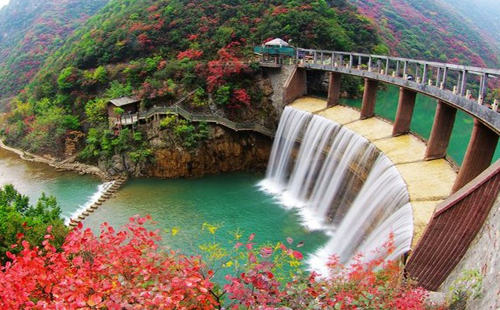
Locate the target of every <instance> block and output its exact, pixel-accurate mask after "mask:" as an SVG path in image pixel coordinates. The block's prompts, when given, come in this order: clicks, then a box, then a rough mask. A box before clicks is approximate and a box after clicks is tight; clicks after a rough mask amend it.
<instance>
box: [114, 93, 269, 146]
mask: <svg viewBox="0 0 500 310" xmlns="http://www.w3.org/2000/svg"><path fill="white" fill-rule="evenodd" d="M193 93H194V92H191V93H189V94H188V95H187V96H185V97H184V98H182V99H180V100H179V101H177V102H176V103H174V104H173V105H172V106H168V107H166V106H164V107H156V106H155V107H153V108H151V109H149V110H148V111H146V112H139V113H136V114H133V115H130V116H122V117H121V118H119V119H118V118H113V119H112V121H113V124H114V125H120V126H130V125H133V124H135V123H138V122H139V121H141V120H148V119H150V118H152V117H155V116H160V115H176V116H182V117H183V118H184V119H186V120H188V121H190V122H207V123H212V124H217V125H222V126H224V127H227V128H229V129H232V130H234V131H254V132H258V133H261V134H263V135H265V136H268V137H270V138H273V137H274V135H275V131H274V130H272V129H269V128H266V127H264V126H262V125H259V124H256V123H237V122H233V121H231V120H229V119H227V118H224V117H221V116H217V115H208V114H196V113H191V112H189V111H186V110H185V109H183V108H182V107H181V106H180V103H182V102H183V101H184V100H185V99H186V98H188V97H189V96H191V95H192V94H193Z"/></svg>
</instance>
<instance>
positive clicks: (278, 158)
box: [259, 107, 413, 273]
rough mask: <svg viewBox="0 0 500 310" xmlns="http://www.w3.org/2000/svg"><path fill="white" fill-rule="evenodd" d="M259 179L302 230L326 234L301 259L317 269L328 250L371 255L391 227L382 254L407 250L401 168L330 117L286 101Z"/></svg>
mask: <svg viewBox="0 0 500 310" xmlns="http://www.w3.org/2000/svg"><path fill="white" fill-rule="evenodd" d="M298 142H300V143H298ZM259 186H260V188H261V189H262V190H264V191H266V192H267V193H270V194H272V195H273V196H274V197H275V198H276V199H277V201H278V202H279V203H280V204H281V205H282V206H283V207H285V208H296V209H297V211H298V213H299V214H300V216H301V218H302V224H303V225H304V226H306V227H307V228H308V229H310V230H319V229H321V230H324V231H325V232H326V233H327V234H328V235H331V239H330V241H329V242H328V243H327V244H326V245H325V246H324V247H323V248H321V249H319V250H318V251H317V252H316V253H314V254H313V255H311V256H310V257H309V259H308V263H309V266H310V267H311V268H312V269H313V270H316V271H318V272H320V273H326V272H327V270H326V269H325V268H326V262H327V261H328V258H329V257H330V256H331V255H332V254H336V255H338V256H339V257H340V259H341V262H343V263H348V262H349V261H350V259H351V258H352V257H353V255H355V254H356V253H358V252H360V251H362V252H363V253H364V254H365V257H366V258H367V259H369V258H374V257H376V255H379V254H376V253H377V251H376V250H380V248H381V247H382V246H383V245H384V244H386V243H387V241H388V239H389V235H391V234H392V235H394V245H395V247H396V249H395V251H394V252H392V253H391V254H390V257H388V258H391V259H392V258H396V257H398V256H400V255H402V254H404V253H405V252H407V251H408V250H409V247H410V244H411V239H412V236H413V217H412V207H411V205H410V204H409V196H408V192H407V189H406V184H405V183H404V181H403V180H402V178H401V175H400V174H399V172H398V171H397V169H396V168H395V167H394V165H393V163H392V162H391V161H390V160H389V159H388V158H387V157H386V156H385V155H384V154H382V153H379V152H378V151H377V150H376V148H375V147H374V146H373V145H372V144H370V143H369V141H368V140H366V139H365V138H363V137H361V136H359V135H357V134H355V133H354V132H352V131H351V130H349V129H347V128H345V127H342V126H341V125H339V124H337V123H335V122H333V121H331V120H328V119H326V118H323V117H321V116H318V115H312V114H311V113H308V112H304V111H300V110H296V109H293V108H290V107H286V108H285V110H284V112H283V115H282V118H281V120H280V124H279V127H278V131H277V134H276V138H275V141H274V144H273V149H272V152H271V157H270V161H269V165H268V170H267V173H266V178H265V180H263V181H262V182H260V183H259ZM373 253H375V254H373ZM378 253H380V252H378Z"/></svg>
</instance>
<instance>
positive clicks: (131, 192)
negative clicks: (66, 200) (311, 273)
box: [84, 173, 328, 253]
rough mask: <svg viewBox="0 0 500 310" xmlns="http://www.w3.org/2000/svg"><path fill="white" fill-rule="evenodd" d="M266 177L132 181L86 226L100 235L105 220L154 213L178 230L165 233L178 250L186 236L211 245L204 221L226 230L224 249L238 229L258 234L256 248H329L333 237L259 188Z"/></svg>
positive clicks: (162, 224) (118, 221)
mask: <svg viewBox="0 0 500 310" xmlns="http://www.w3.org/2000/svg"><path fill="white" fill-rule="evenodd" d="M263 177H264V175H263V174H256V173H228V174H220V175H215V176H206V177H202V178H196V179H170V180H160V179H135V180H130V181H129V182H127V184H126V185H125V186H124V187H123V188H122V189H121V190H120V191H119V192H118V194H117V195H116V196H115V197H113V198H112V199H110V200H108V202H106V204H105V205H103V206H102V207H101V208H99V209H98V210H96V211H95V212H94V214H93V215H92V216H90V217H89V218H87V219H86V220H85V221H84V226H85V227H90V228H91V229H92V230H94V231H98V230H99V227H100V225H101V224H102V223H103V222H104V221H106V222H108V223H110V224H111V225H112V226H114V227H119V226H122V225H124V224H126V223H127V222H128V220H129V218H130V217H131V216H133V215H135V214H140V215H142V216H144V215H147V214H149V215H151V216H152V218H153V219H154V220H156V221H157V222H158V224H157V226H158V227H159V228H162V229H166V230H167V231H171V229H172V228H178V229H179V233H178V234H177V235H176V236H175V237H174V236H172V235H171V234H166V235H165V239H166V240H165V241H166V243H167V244H168V245H169V246H170V247H172V248H173V249H185V248H186V242H187V241H186V236H187V237H188V238H189V241H190V242H195V243H196V244H199V243H204V242H208V241H211V240H212V239H213V236H212V235H211V234H210V233H208V232H207V231H205V232H203V233H201V234H200V232H201V230H202V226H203V223H209V224H211V225H220V226H221V228H220V229H219V230H218V231H217V233H216V235H215V236H216V240H218V241H220V242H221V244H222V245H230V244H231V243H230V242H231V241H232V240H234V238H233V237H232V234H231V233H232V232H235V231H236V230H239V231H240V232H242V233H244V234H245V238H247V237H248V235H250V234H251V233H255V239H254V240H255V242H256V243H257V244H263V243H277V242H285V241H286V238H287V237H292V238H293V239H294V240H296V242H299V241H303V242H304V247H302V248H301V252H303V253H311V252H313V251H314V250H316V249H317V248H318V247H319V246H321V245H322V244H324V243H325V242H326V241H327V239H328V237H327V236H326V235H325V234H323V233H322V232H319V231H314V232H312V231H308V230H306V229H305V228H304V227H303V226H302V225H300V217H299V216H298V215H297V213H296V212H295V211H293V210H286V209H284V208H282V207H281V206H280V205H278V204H277V203H276V202H275V201H274V199H273V198H272V197H270V196H269V195H267V194H265V193H263V192H262V191H261V190H260V189H259V188H258V187H257V183H258V182H259V181H260V180H262V178H263ZM183 236H184V237H183Z"/></svg>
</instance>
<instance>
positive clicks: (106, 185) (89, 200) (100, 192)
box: [64, 181, 115, 225]
mask: <svg viewBox="0 0 500 310" xmlns="http://www.w3.org/2000/svg"><path fill="white" fill-rule="evenodd" d="M113 184H115V181H109V182H104V183H102V184H99V185H98V186H97V189H96V191H95V192H94V193H93V194H92V195H91V196H90V197H88V198H87V201H86V202H85V203H84V204H83V205H80V206H78V209H77V210H75V212H73V213H72V214H71V215H70V217H65V218H64V224H66V225H68V224H69V222H70V220H71V219H73V218H77V217H78V215H80V214H81V213H82V212H83V211H85V210H87V209H88V208H89V207H90V206H91V205H93V204H94V203H96V202H97V201H98V200H99V198H101V196H102V195H103V194H104V193H105V192H106V191H107V190H108V189H109V188H110V187H111V186H113Z"/></svg>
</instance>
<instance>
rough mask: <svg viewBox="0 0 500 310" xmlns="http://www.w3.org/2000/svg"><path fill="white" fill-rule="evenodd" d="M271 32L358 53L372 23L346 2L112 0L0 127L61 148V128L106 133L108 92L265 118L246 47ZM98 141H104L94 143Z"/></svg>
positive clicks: (37, 145)
mask: <svg viewBox="0 0 500 310" xmlns="http://www.w3.org/2000/svg"><path fill="white" fill-rule="evenodd" d="M54 1H56V0H54ZM58 1H61V0H58ZM275 37H281V38H283V39H285V40H292V43H293V44H294V45H297V46H305V47H311V48H320V47H321V48H326V49H336V50H350V51H351V50H355V51H359V52H371V51H373V49H374V48H375V46H377V44H378V43H379V38H378V36H377V34H376V33H375V30H374V27H373V25H372V24H371V23H370V21H369V20H368V19H366V18H364V17H363V16H361V15H359V14H358V13H357V12H356V10H355V9H354V8H352V7H350V6H348V5H346V1H344V0H338V1H335V4H334V5H333V6H330V5H329V4H327V2H325V1H323V0H307V1H301V3H300V5H297V2H296V1H293V0H273V1H268V0H251V1H248V0H234V1H222V0H210V1H208V0H197V1H187V0H171V1H164V0H112V1H110V2H109V3H108V4H107V5H106V6H105V7H104V8H103V9H102V10H100V11H99V13H98V14H96V15H95V16H93V17H92V18H90V19H89V20H88V21H87V22H86V23H85V24H84V26H82V27H80V28H79V29H77V30H76V31H75V32H74V34H73V35H72V36H71V37H70V38H69V39H68V40H67V42H66V43H65V44H64V45H63V46H62V47H61V48H59V49H58V50H57V51H56V52H55V53H53V54H52V55H51V56H50V57H49V58H48V59H47V61H46V62H45V64H44V65H43V67H42V68H41V70H40V71H39V72H38V73H37V75H36V77H35V79H34V81H33V82H32V83H31V84H30V85H29V87H28V88H27V89H26V91H25V92H23V93H22V94H21V95H20V96H19V97H18V100H17V101H15V102H14V103H13V106H14V111H13V112H12V113H11V115H10V119H9V122H8V123H7V124H5V125H4V133H6V135H7V137H8V141H9V142H10V143H15V144H17V145H19V146H21V147H24V148H28V149H30V150H32V151H35V152H49V153H56V154H61V153H62V151H63V150H62V148H63V145H64V140H65V137H66V135H67V134H68V132H71V131H74V130H77V131H82V132H87V131H89V128H93V129H95V130H97V131H93V133H94V134H95V133H96V132H98V133H100V134H101V135H103V134H104V133H105V132H107V130H108V122H107V114H106V109H105V106H106V103H107V101H108V100H109V99H111V98H116V97H120V96H132V95H133V96H136V97H138V98H139V99H141V107H142V108H143V109H148V108H149V107H152V106H153V105H154V104H160V105H164V104H168V103H169V102H173V101H175V100H176V99H178V98H180V97H182V96H184V95H185V94H186V93H188V92H191V91H193V90H196V94H195V96H194V97H193V98H192V100H191V102H190V104H191V108H195V109H198V110H203V109H205V110H206V109H210V111H211V112H212V113H213V112H214V109H215V110H217V113H221V114H223V115H224V116H225V117H227V118H231V119H234V120H239V121H245V120H247V121H248V120H249V119H252V120H255V119H256V118H257V117H256V116H259V118H260V119H264V118H272V115H271V114H270V113H268V111H267V110H266V109H267V108H266V107H269V106H270V99H269V98H267V97H266V96H265V95H263V91H262V89H261V87H262V85H263V84H262V83H264V82H265V81H262V80H259V76H260V74H259V70H260V69H259V67H258V65H257V64H256V63H255V62H252V61H251V60H252V58H253V52H252V50H253V46H254V45H260V44H262V42H263V41H265V40H266V39H269V38H275ZM210 103H215V106H209V105H210ZM261 121H263V122H265V121H266V120H261ZM112 139H113V138H112ZM87 141H89V139H87ZM99 143H100V142H99ZM99 143H97V144H99ZM102 147H109V146H102V145H97V146H95V148H96V149H100V150H102ZM91 153H92V154H93V155H92V154H90V155H89V156H90V157H93V156H96V155H95V154H98V153H99V152H91ZM102 153H105V152H102ZM108 153H109V152H108ZM86 154H89V153H86Z"/></svg>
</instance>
